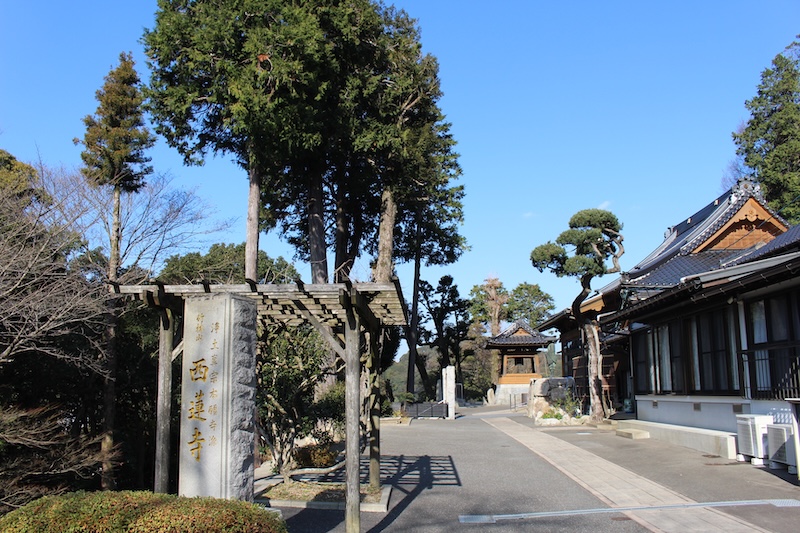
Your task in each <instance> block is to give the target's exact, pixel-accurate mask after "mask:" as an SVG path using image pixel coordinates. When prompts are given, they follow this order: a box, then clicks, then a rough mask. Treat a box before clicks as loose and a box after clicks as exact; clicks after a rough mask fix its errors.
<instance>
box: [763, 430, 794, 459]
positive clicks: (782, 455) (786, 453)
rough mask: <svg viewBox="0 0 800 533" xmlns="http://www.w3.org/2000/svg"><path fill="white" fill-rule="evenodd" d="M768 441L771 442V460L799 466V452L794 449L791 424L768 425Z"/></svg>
mask: <svg viewBox="0 0 800 533" xmlns="http://www.w3.org/2000/svg"><path fill="white" fill-rule="evenodd" d="M767 441H768V443H769V460H770V461H772V462H775V463H782V464H785V465H789V466H794V467H796V466H797V454H796V452H795V449H794V438H793V431H792V425H791V424H769V425H767Z"/></svg>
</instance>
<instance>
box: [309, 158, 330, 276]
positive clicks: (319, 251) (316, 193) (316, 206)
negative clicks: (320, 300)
mask: <svg viewBox="0 0 800 533" xmlns="http://www.w3.org/2000/svg"><path fill="white" fill-rule="evenodd" d="M308 198H309V200H308V246H309V253H310V258H311V283H328V256H327V246H326V244H325V212H324V211H325V206H324V200H323V191H322V178H321V177H320V176H317V175H316V174H315V175H313V176H311V182H310V183H309V195H308Z"/></svg>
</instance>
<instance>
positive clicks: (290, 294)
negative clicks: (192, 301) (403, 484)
mask: <svg viewBox="0 0 800 533" xmlns="http://www.w3.org/2000/svg"><path fill="white" fill-rule="evenodd" d="M114 292H116V293H118V294H122V295H128V296H131V297H134V298H136V299H137V300H141V301H143V302H146V303H147V304H148V305H150V306H151V307H155V308H158V309H159V310H160V311H161V328H160V335H159V364H158V381H159V383H158V400H157V434H156V460H155V464H156V472H155V487H154V489H155V491H156V492H166V491H167V490H168V472H169V442H170V439H169V433H170V417H171V397H172V361H173V359H174V358H176V357H177V356H179V355H180V354H181V352H182V349H183V347H182V342H181V343H179V344H178V345H177V346H175V342H174V326H175V323H176V318H177V317H180V316H182V315H183V309H184V299H185V298H186V297H190V296H192V295H200V294H212V293H221V294H233V295H237V296H239V297H247V298H253V299H255V300H256V302H257V309H258V319H259V321H260V323H262V324H264V325H269V324H271V323H282V324H286V325H290V326H296V325H300V324H304V323H309V324H311V325H313V326H314V328H315V329H316V330H317V331H319V333H320V334H321V335H322V337H323V338H324V339H325V340H326V341H327V342H328V344H329V345H330V346H331V348H332V349H333V350H334V351H335V352H336V354H337V355H338V356H339V357H341V358H342V359H343V360H344V361H345V391H346V392H345V411H346V413H345V414H346V436H347V439H346V459H345V461H346V462H345V468H346V492H347V496H346V498H347V499H346V516H345V519H346V529H347V531H359V529H360V502H359V500H360V495H359V492H360V491H359V488H360V487H359V455H360V448H359V414H360V408H361V399H360V393H359V386H358V382H359V377H360V371H361V361H362V354H361V349H360V346H361V343H360V339H361V334H362V332H366V333H369V339H370V342H369V344H368V353H367V354H364V355H365V356H366V361H367V367H368V368H369V370H370V372H372V373H377V371H378V368H379V364H378V358H379V354H378V339H379V338H380V333H381V330H382V329H384V328H388V327H393V326H405V325H406V324H407V323H408V318H407V309H406V305H405V301H404V299H403V296H402V291H401V288H400V284H399V282H398V281H397V279H396V278H395V279H394V280H393V281H392V282H391V283H331V284H312V285H306V284H304V283H302V282H297V283H294V284H257V283H255V282H252V281H249V280H248V282H247V283H245V284H240V285H239V284H236V285H228V284H226V285H212V284H209V283H200V284H191V285H165V284H163V283H158V282H154V283H153V284H150V285H116V286H114ZM371 382H372V383H373V384H374V385H373V388H372V391H371V393H370V397H371V400H373V401H371V402H370V405H371V413H370V421H371V431H370V437H369V448H370V484H372V485H374V486H379V485H380V410H379V409H380V408H379V405H378V403H379V402H378V401H377V398H378V396H379V391H378V390H377V387H378V380H377V379H372V380H371ZM373 395H374V397H373Z"/></svg>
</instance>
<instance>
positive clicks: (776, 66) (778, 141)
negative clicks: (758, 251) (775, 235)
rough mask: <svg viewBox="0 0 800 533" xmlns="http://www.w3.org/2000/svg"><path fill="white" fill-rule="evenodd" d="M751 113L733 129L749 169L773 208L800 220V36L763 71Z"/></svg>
mask: <svg viewBox="0 0 800 533" xmlns="http://www.w3.org/2000/svg"><path fill="white" fill-rule="evenodd" d="M745 107H746V108H747V110H748V111H750V119H749V120H748V121H747V124H746V125H745V127H744V128H743V129H741V130H740V131H739V132H737V133H734V134H733V140H734V142H735V143H736V146H737V149H736V153H737V155H739V156H740V157H742V158H743V160H744V165H745V170H746V171H747V172H749V174H750V175H751V176H753V177H754V178H755V179H756V181H757V182H758V183H760V184H761V190H762V193H763V194H764V197H765V198H766V199H767V201H768V202H769V205H770V207H771V208H773V209H774V210H775V211H777V212H778V213H780V214H781V215H782V216H783V218H785V219H786V220H787V221H789V222H790V223H792V224H797V223H798V222H800V42H794V43H792V44H791V45H790V46H788V47H787V48H786V50H784V51H783V52H782V53H780V54H778V55H777V56H775V58H774V59H773V60H772V66H771V67H770V68H767V69H765V70H764V71H763V72H762V73H761V83H760V84H759V85H758V92H757V94H756V96H754V97H753V98H752V99H750V100H748V101H747V102H745Z"/></svg>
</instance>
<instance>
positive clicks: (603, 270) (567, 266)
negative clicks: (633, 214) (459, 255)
mask: <svg viewBox="0 0 800 533" xmlns="http://www.w3.org/2000/svg"><path fill="white" fill-rule="evenodd" d="M621 229H622V224H621V223H620V221H619V220H618V219H617V217H616V215H614V214H613V213H611V212H610V211H605V210H603V209H585V210H583V211H578V212H577V213H575V214H574V215H572V218H570V219H569V229H568V230H566V231H564V232H562V233H561V235H559V236H558V238H557V239H556V242H555V243H553V242H547V243H546V244H542V245H539V246H537V247H536V248H534V249H533V251H532V252H531V262H532V263H533V266H534V268H536V269H538V270H539V272H544V270H549V271H550V272H552V273H553V274H555V275H556V276H558V277H562V276H569V277H574V278H578V279H579V280H580V282H581V292H580V293H579V294H578V296H576V297H575V300H573V302H572V316H573V318H574V319H575V320H576V321H577V322H578V324H579V325H580V327H581V329H582V331H583V334H584V335H583V337H584V338H583V348H584V353H585V355H586V357H587V361H588V367H589V400H590V404H591V416H592V419H593V420H595V421H600V420H602V419H603V417H604V416H606V415H607V414H608V413H607V409H606V406H605V405H604V399H603V390H602V381H601V379H602V368H603V356H602V354H601V353H600V325H599V324H598V322H597V317H595V316H591V315H588V314H587V315H584V314H583V313H582V312H581V303H582V302H583V301H584V300H585V299H586V298H587V297H588V296H589V293H590V292H591V284H592V279H594V278H595V276H602V275H603V274H611V273H614V272H619V271H620V267H619V258H620V256H621V255H622V254H623V253H624V251H625V249H624V248H623V247H622V240H623V237H622V235H621V234H620V233H619V232H620V230H621ZM609 260H610V261H611V262H612V265H613V266H611V267H609V266H608V265H607V262H608V261H609Z"/></svg>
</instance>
